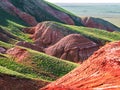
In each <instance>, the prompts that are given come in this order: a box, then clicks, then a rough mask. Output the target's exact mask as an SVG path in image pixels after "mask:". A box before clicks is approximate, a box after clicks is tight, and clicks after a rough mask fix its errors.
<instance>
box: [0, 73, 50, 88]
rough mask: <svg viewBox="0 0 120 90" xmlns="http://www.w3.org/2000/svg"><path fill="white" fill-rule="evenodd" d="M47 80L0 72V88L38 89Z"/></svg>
mask: <svg viewBox="0 0 120 90" xmlns="http://www.w3.org/2000/svg"><path fill="white" fill-rule="evenodd" d="M47 84H48V83H47V82H43V81H40V80H31V79H25V78H18V77H15V76H10V75H6V74H0V90H38V89H39V88H41V87H43V86H45V85H47Z"/></svg>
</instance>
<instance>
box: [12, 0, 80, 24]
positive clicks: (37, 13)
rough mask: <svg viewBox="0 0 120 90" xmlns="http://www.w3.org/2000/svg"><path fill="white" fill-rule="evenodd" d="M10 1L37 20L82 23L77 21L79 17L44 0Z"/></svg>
mask: <svg viewBox="0 0 120 90" xmlns="http://www.w3.org/2000/svg"><path fill="white" fill-rule="evenodd" d="M10 2H11V3H12V4H13V5H15V6H16V7H18V8H19V9H20V10H21V11H23V12H26V13H28V14H29V15H32V16H33V17H35V19H36V20H37V21H38V22H41V21H58V22H63V23H67V24H75V23H76V24H78V25H82V24H81V23H80V22H79V20H80V19H79V18H78V17H77V16H75V15H72V14H68V13H65V11H61V10H59V9H57V8H55V7H54V6H53V5H51V4H50V3H48V2H46V1H44V0H30V1H27V0H19V1H18V0H17V1H16V0H10ZM71 16H72V18H71ZM78 22H79V23H78Z"/></svg>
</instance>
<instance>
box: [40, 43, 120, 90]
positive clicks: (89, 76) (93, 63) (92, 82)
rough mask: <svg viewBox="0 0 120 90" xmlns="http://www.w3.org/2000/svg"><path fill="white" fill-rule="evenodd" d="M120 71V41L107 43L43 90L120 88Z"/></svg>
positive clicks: (106, 89)
mask: <svg viewBox="0 0 120 90" xmlns="http://www.w3.org/2000/svg"><path fill="white" fill-rule="evenodd" d="M119 71H120V41H118V42H112V43H109V44H107V45H105V46H104V47H102V48H101V49H99V50H98V51H96V52H95V53H94V54H93V55H92V56H91V57H90V58H89V59H88V60H86V61H85V62H84V63H83V64H81V65H80V66H79V67H78V68H76V69H74V70H73V71H71V72H70V73H69V74H67V75H65V76H63V77H62V78H60V79H58V80H57V81H55V82H53V83H51V84H49V85H48V86H46V87H45V88H43V89H41V90H57V88H61V89H58V90H89V89H90V90H119V89H120V72H119ZM67 87H69V88H67Z"/></svg>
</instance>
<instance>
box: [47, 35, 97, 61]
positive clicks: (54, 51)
mask: <svg viewBox="0 0 120 90" xmlns="http://www.w3.org/2000/svg"><path fill="white" fill-rule="evenodd" d="M97 49H98V46H97V44H96V43H94V42H92V41H90V40H89V39H87V38H85V37H83V36H81V35H79V34H70V35H68V36H66V37H64V38H63V39H61V40H60V41H59V42H58V43H56V44H55V45H53V46H51V47H48V48H46V49H45V53H46V54H48V55H52V56H55V57H58V58H61V59H66V60H70V61H74V62H79V61H80V62H82V61H83V60H85V59H87V58H88V57H89V56H90V55H92V54H93V52H94V51H96V50H97Z"/></svg>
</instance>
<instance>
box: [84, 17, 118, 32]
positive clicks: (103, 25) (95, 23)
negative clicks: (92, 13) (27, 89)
mask: <svg viewBox="0 0 120 90" xmlns="http://www.w3.org/2000/svg"><path fill="white" fill-rule="evenodd" d="M82 23H83V25H84V26H85V27H91V28H98V29H102V30H107V31H110V32H113V31H120V28H118V27H117V26H115V25H113V24H112V23H110V22H108V21H105V20H103V19H100V18H94V17H85V18H82Z"/></svg>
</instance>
